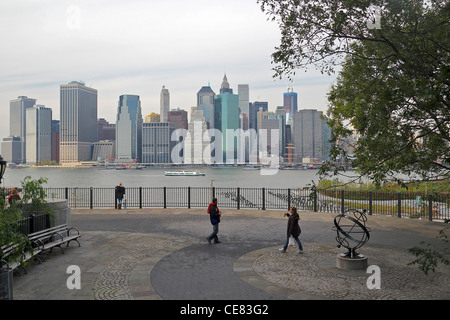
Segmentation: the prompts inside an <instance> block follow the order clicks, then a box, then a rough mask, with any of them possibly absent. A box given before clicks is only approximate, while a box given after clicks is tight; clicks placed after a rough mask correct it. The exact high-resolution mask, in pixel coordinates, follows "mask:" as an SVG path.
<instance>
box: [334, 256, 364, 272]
mask: <svg viewBox="0 0 450 320" xmlns="http://www.w3.org/2000/svg"><path fill="white" fill-rule="evenodd" d="M367 260H368V259H367V257H364V256H360V257H355V258H350V257H348V256H346V255H342V254H338V255H337V257H336V267H337V268H338V269H342V270H367V265H368V262H367Z"/></svg>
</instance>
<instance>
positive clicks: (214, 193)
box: [211, 187, 216, 200]
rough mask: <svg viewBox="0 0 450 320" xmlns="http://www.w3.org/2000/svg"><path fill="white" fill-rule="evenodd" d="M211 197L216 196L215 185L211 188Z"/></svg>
mask: <svg viewBox="0 0 450 320" xmlns="http://www.w3.org/2000/svg"><path fill="white" fill-rule="evenodd" d="M212 197H213V199H214V198H215V197H216V187H213V188H212ZM211 200H212V199H211Z"/></svg>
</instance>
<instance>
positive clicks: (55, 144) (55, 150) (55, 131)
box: [52, 120, 59, 163]
mask: <svg viewBox="0 0 450 320" xmlns="http://www.w3.org/2000/svg"><path fill="white" fill-rule="evenodd" d="M52 161H55V162H56V163H59V120H52Z"/></svg>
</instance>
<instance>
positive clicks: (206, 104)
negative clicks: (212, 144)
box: [197, 84, 216, 129]
mask: <svg viewBox="0 0 450 320" xmlns="http://www.w3.org/2000/svg"><path fill="white" fill-rule="evenodd" d="M215 95H216V94H215V93H214V91H213V90H212V89H211V87H210V86H209V84H208V86H203V87H202V88H201V89H200V90H199V91H198V92H197V109H198V110H202V111H203V116H204V117H205V119H206V124H207V126H208V128H211V129H212V128H214V96H215Z"/></svg>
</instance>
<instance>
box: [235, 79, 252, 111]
mask: <svg viewBox="0 0 450 320" xmlns="http://www.w3.org/2000/svg"><path fill="white" fill-rule="evenodd" d="M238 96H239V110H240V112H241V115H244V114H245V115H246V116H247V118H248V115H249V104H250V90H249V86H248V84H238Z"/></svg>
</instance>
